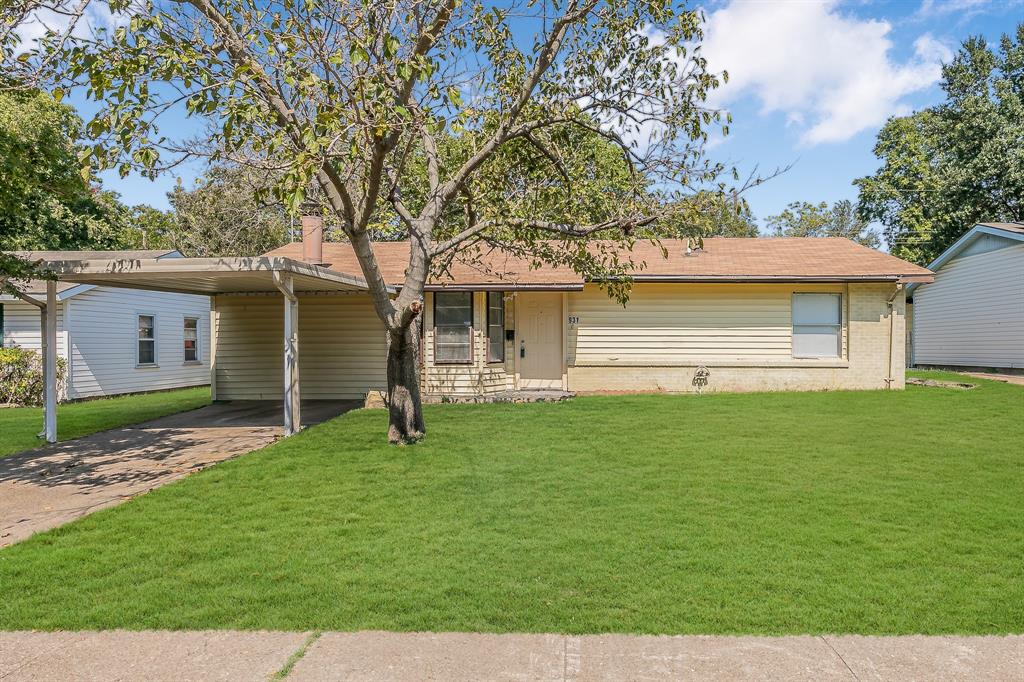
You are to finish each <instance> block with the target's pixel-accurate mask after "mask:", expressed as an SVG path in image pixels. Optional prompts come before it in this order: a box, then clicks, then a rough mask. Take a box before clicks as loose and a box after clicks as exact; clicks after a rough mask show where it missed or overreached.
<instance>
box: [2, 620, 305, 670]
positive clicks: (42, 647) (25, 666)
mask: <svg viewBox="0 0 1024 682" xmlns="http://www.w3.org/2000/svg"><path fill="white" fill-rule="evenodd" d="M307 636H308V635H307V634H306V633H301V632H300V633H296V632H122V631H111V632H87V633H65V632H56V633H47V632H22V633H3V634H0V643H2V645H3V646H2V647H0V652H2V653H0V661H2V663H0V665H2V666H3V667H0V680H3V682H23V681H28V680H32V681H33V682H48V681H50V680H53V681H55V682H56V681H58V680H59V681H61V682H65V681H74V682H93V681H96V682H100V681H101V680H102V681H103V682H108V681H111V680H147V681H149V682H163V681H164V680H166V681H167V682H171V681H175V682H186V681H190V680H196V681H200V680H202V681H206V680H210V681H212V680H223V681H233V680H245V681H246V682H249V681H251V680H266V679H268V678H269V677H270V676H271V675H273V674H274V673H276V672H277V671H278V670H280V669H281V668H283V667H284V665H285V663H287V661H288V658H289V657H290V656H291V655H292V653H294V652H295V651H297V650H298V649H299V647H301V646H302V643H303V642H304V641H305V639H306V637H307ZM12 651H20V652H23V654H22V656H21V662H20V664H18V663H16V664H15V665H14V666H11V663H10V660H11V652H12Z"/></svg>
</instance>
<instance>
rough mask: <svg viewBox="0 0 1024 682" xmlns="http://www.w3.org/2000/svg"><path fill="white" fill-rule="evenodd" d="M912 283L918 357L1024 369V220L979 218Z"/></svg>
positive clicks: (922, 361)
mask: <svg viewBox="0 0 1024 682" xmlns="http://www.w3.org/2000/svg"><path fill="white" fill-rule="evenodd" d="M928 268H929V269H930V270H933V271H934V272H935V281H934V282H931V283H916V284H911V285H910V286H908V287H907V292H908V293H907V295H908V297H909V298H910V299H911V300H912V301H913V305H912V311H913V333H912V335H911V348H912V350H911V353H912V363H913V364H914V365H917V366H941V367H964V368H998V369H1011V368H1016V369H1020V368H1024V223H979V224H977V225H975V226H974V227H972V228H971V229H970V230H968V231H967V233H966V234H965V235H964V236H963V237H961V238H960V239H958V240H957V241H956V242H955V243H954V244H953V245H952V246H950V247H949V248H948V249H946V250H945V251H944V252H943V253H942V254H941V255H940V256H939V257H938V258H936V259H935V260H934V261H932V263H930V264H929V265H928Z"/></svg>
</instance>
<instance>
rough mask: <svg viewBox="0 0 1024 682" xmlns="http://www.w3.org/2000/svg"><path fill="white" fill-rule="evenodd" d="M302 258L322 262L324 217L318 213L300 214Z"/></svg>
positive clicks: (319, 263) (312, 261)
mask: <svg viewBox="0 0 1024 682" xmlns="http://www.w3.org/2000/svg"><path fill="white" fill-rule="evenodd" d="M302 260H304V261H306V262H307V263H310V264H312V265H323V264H324V219H323V217H321V216H319V215H310V214H303V216H302Z"/></svg>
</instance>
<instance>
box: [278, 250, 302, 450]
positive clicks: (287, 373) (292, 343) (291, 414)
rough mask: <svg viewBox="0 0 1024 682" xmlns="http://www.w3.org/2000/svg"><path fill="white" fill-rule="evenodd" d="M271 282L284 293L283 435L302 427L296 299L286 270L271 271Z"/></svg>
mask: <svg viewBox="0 0 1024 682" xmlns="http://www.w3.org/2000/svg"><path fill="white" fill-rule="evenodd" d="M274 284H275V285H276V286H277V288H278V289H279V290H280V291H281V293H282V294H283V295H284V435H286V436H291V435H292V434H295V433H298V431H299V429H301V428H302V409H301V403H300V395H299V299H298V297H297V296H296V295H295V283H294V281H293V279H292V276H291V275H290V274H282V273H281V272H280V271H278V270H275V271H274Z"/></svg>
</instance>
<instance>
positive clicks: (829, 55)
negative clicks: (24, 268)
mask: <svg viewBox="0 0 1024 682" xmlns="http://www.w3.org/2000/svg"><path fill="white" fill-rule="evenodd" d="M704 8H705V12H706V14H707V17H708V23H707V26H706V39H705V42H704V48H703V49H704V51H705V54H706V56H707V57H708V59H709V66H710V68H711V69H713V70H716V71H719V70H722V69H725V70H728V72H729V74H730V83H729V85H727V86H726V87H725V88H724V89H723V90H722V91H720V92H719V93H717V94H716V99H715V103H716V104H717V105H719V106H722V107H724V108H727V109H729V110H730V111H731V112H732V115H733V125H732V129H731V134H730V135H729V136H728V137H727V138H725V139H724V140H720V141H717V140H716V143H715V145H714V147H713V149H712V150H711V154H712V155H713V156H714V157H715V158H717V159H720V160H723V161H725V162H727V163H730V164H735V165H736V166H738V167H739V168H740V169H741V171H744V172H749V171H751V170H753V168H754V167H755V166H757V167H759V168H760V169H761V170H762V172H767V171H770V170H771V169H773V168H775V167H777V166H786V165H789V164H793V167H792V169H791V170H789V171H788V172H787V173H785V174H784V175H782V176H780V177H778V178H776V179H774V180H772V181H770V182H768V183H767V184H765V185H763V186H761V187H758V188H755V189H753V190H751V191H750V192H749V193H748V194H747V199H748V201H749V202H750V205H751V208H752V209H753V211H754V214H755V215H756V216H757V217H758V219H759V220H760V221H761V224H762V226H763V224H764V223H763V221H764V218H765V217H766V216H768V215H771V214H773V213H777V212H779V211H781V210H782V209H783V208H784V207H785V206H786V204H788V203H790V202H792V201H812V202H817V201H828V202H832V201H836V200H838V199H855V198H856V190H855V188H854V187H853V185H852V184H851V183H852V181H853V180H854V179H855V178H857V177H860V176H863V175H866V174H869V173H871V172H873V171H874V169H875V168H876V167H877V165H878V162H877V160H876V159H875V157H874V155H873V153H872V147H873V145H874V140H875V134H876V133H877V132H878V129H879V128H880V127H881V125H882V124H883V123H884V121H885V119H886V118H887V117H888V116H891V115H896V114H902V113H907V112H909V111H912V110H914V109H918V108H921V107H924V106H928V105H930V104H933V103H936V102H939V101H941V99H942V93H941V90H940V89H939V87H938V79H939V71H938V65H939V63H940V62H941V61H943V60H946V59H948V58H949V57H950V55H951V54H952V53H953V52H954V51H955V50H956V48H957V46H958V45H959V44H960V42H961V41H962V40H963V39H965V38H966V37H968V36H970V35H983V36H985V37H986V38H988V39H989V40H990V41H991V42H995V41H997V40H998V38H999V36H1000V34H1001V33H1003V32H1006V31H1010V30H1012V29H1013V27H1014V26H1015V25H1016V24H1017V23H1018V22H1020V21H1024V0H901V1H881V0H878V1H875V0H846V1H841V0H713V1H711V2H709V3H708V4H705V5H704ZM165 126H167V128H168V132H180V131H184V130H193V129H194V125H192V124H191V123H190V122H188V121H184V120H181V121H173V122H170V125H168V122H165ZM175 129H177V130H175ZM199 170H201V168H200V167H198V166H195V165H194V166H189V167H185V168H182V169H179V172H178V173H176V174H167V175H165V176H163V177H161V178H160V179H159V180H157V181H149V180H147V179H144V178H141V177H135V176H130V177H128V178H125V179H122V178H120V177H118V176H117V174H116V173H105V174H104V175H103V181H104V186H105V187H106V188H108V189H113V190H115V191H117V192H119V193H120V194H121V195H122V197H123V199H124V200H125V201H126V202H127V203H130V204H149V205H151V206H156V207H158V208H166V207H167V205H168V204H167V198H166V193H167V192H168V191H169V190H170V189H171V188H173V186H174V184H175V182H177V178H178V177H180V178H181V180H182V182H184V183H185V184H186V185H187V186H188V185H191V183H192V181H193V180H194V177H195V174H196V172H198V171H199Z"/></svg>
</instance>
